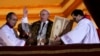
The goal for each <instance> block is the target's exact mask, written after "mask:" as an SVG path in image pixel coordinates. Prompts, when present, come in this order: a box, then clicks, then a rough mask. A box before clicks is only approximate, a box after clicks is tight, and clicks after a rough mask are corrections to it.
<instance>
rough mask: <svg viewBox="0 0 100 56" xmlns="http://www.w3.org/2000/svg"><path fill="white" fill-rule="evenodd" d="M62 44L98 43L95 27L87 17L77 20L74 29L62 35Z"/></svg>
mask: <svg viewBox="0 0 100 56" xmlns="http://www.w3.org/2000/svg"><path fill="white" fill-rule="evenodd" d="M61 40H62V41H63V42H64V44H76V43H78V44H93V43H100V41H99V37H98V34H97V31H96V28H95V27H94V26H93V24H92V22H91V21H89V20H88V19H87V18H84V19H82V20H80V21H79V23H78V25H77V26H76V28H75V29H73V30H72V31H70V32H69V33H67V34H65V35H63V36H62V37H61Z"/></svg>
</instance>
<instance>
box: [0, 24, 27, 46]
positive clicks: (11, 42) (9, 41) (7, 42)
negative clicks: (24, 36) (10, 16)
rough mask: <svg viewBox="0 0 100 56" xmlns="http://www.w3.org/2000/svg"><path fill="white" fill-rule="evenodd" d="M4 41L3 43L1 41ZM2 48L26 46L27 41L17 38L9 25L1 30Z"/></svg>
mask: <svg viewBox="0 0 100 56" xmlns="http://www.w3.org/2000/svg"><path fill="white" fill-rule="evenodd" d="M1 40H2V41H1ZM0 43H1V44H0V46H24V45H25V41H24V40H21V39H19V38H17V37H16V35H15V32H14V30H13V29H12V28H10V27H9V26H8V25H4V26H3V27H2V28H1V29H0Z"/></svg>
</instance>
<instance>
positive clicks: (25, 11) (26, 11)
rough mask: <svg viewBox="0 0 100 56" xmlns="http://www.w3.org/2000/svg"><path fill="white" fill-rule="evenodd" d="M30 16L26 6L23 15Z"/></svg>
mask: <svg viewBox="0 0 100 56" xmlns="http://www.w3.org/2000/svg"><path fill="white" fill-rule="evenodd" d="M27 16H28V9H27V8H26V7H24V9H23V17H27Z"/></svg>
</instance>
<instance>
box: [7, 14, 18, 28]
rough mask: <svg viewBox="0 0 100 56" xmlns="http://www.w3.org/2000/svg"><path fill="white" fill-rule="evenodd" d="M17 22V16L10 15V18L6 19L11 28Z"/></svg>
mask: <svg viewBox="0 0 100 56" xmlns="http://www.w3.org/2000/svg"><path fill="white" fill-rule="evenodd" d="M17 20H18V19H17V16H16V15H14V14H12V16H11V18H10V19H8V22H9V24H10V25H11V26H12V27H14V26H15V25H16V23H17Z"/></svg>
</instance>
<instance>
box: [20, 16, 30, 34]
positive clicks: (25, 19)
mask: <svg viewBox="0 0 100 56" xmlns="http://www.w3.org/2000/svg"><path fill="white" fill-rule="evenodd" d="M21 23H22V25H21V26H22V29H23V30H24V31H25V32H26V33H28V32H30V30H29V25H28V17H23V18H22V22H21Z"/></svg>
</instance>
